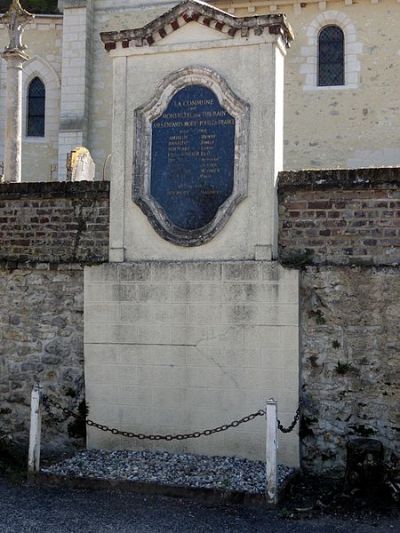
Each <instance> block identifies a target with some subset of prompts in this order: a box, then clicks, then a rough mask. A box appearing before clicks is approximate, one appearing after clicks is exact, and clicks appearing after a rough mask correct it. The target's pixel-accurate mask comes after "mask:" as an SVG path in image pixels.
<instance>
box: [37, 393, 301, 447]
mask: <svg viewBox="0 0 400 533" xmlns="http://www.w3.org/2000/svg"><path fill="white" fill-rule="evenodd" d="M42 398H43V404H44V405H45V408H46V411H47V412H48V413H49V406H50V405H51V406H53V407H55V408H56V409H60V410H61V411H62V412H63V414H64V415H65V416H66V417H67V416H72V417H74V418H80V415H77V414H76V413H74V412H73V411H71V410H70V409H67V408H66V407H63V406H62V405H61V404H60V403H59V402H57V401H55V400H52V399H50V398H49V397H48V396H46V395H44V394H43V395H42ZM46 406H47V407H46ZM50 413H51V412H50ZM51 414H52V413H51ZM264 415H265V411H264V409H259V410H258V411H256V412H255V413H251V414H249V415H247V416H244V417H243V418H240V419H239V420H233V421H232V422H229V423H228V424H222V425H221V426H217V427H215V428H212V429H205V430H204V431H194V432H193V433H183V434H178V435H157V434H156V435H147V434H145V433H133V432H132V431H122V430H120V429H117V428H110V427H109V426H106V425H104V424H98V423H97V422H94V421H93V420H90V418H87V419H86V425H88V426H89V427H94V428H97V429H99V430H100V431H105V432H109V433H112V434H113V435H121V436H122V437H128V438H130V439H139V440H151V441H153V440H157V441H158V440H166V441H171V440H187V439H198V438H199V437H203V436H205V437H208V436H209V435H214V434H215V433H221V432H222V431H226V430H228V429H231V428H236V427H238V426H240V425H241V424H245V423H247V422H250V421H251V420H254V419H255V418H257V417H258V416H264ZM53 416H54V415H53ZM299 418H300V405H299V407H298V408H297V411H296V414H295V415H294V419H293V422H292V423H291V424H290V425H289V426H288V427H287V428H285V427H283V426H282V424H281V422H280V420H279V419H278V429H279V430H280V431H282V433H290V432H291V431H293V429H294V427H295V425H296V424H297V422H298V420H299Z"/></svg>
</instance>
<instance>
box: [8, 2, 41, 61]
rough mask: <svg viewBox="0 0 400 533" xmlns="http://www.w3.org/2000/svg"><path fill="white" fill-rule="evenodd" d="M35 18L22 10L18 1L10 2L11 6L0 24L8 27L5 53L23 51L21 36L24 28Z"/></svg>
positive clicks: (24, 47)
mask: <svg viewBox="0 0 400 533" xmlns="http://www.w3.org/2000/svg"><path fill="white" fill-rule="evenodd" d="M34 18H35V16H34V15H32V14H31V13H29V12H28V11H26V9H24V8H23V7H22V6H21V4H20V1H19V0H12V2H11V5H10V7H9V9H8V11H7V13H5V15H4V16H3V18H2V20H1V21H2V22H3V23H4V24H6V25H7V27H8V35H9V39H10V42H9V44H8V46H7V47H6V48H5V50H4V51H5V52H11V51H14V50H15V51H21V52H22V51H23V50H25V49H26V46H25V45H24V44H23V43H22V34H23V32H24V29H25V26H26V25H27V24H29V22H31V20H33V19H34Z"/></svg>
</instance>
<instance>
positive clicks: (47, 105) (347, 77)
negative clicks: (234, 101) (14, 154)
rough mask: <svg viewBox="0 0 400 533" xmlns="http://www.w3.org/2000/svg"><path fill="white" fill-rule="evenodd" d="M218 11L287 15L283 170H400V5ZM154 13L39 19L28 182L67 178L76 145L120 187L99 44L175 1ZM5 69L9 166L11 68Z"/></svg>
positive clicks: (230, 4)
mask: <svg viewBox="0 0 400 533" xmlns="http://www.w3.org/2000/svg"><path fill="white" fill-rule="evenodd" d="M211 3H212V4H213V5H214V6H215V7H217V8H219V9H221V10H224V11H226V12H228V13H229V14H231V15H234V16H240V17H242V16H252V15H260V14H268V13H281V12H283V13H286V14H287V17H288V21H289V23H290V24H291V26H292V28H293V33H294V41H293V42H292V44H291V48H290V49H289V50H288V53H287V57H286V62H285V112H284V114H285V119H284V164H283V167H284V168H285V169H287V170H289V169H302V168H357V167H368V166H390V165H397V164H398V163H399V161H400V148H399V146H398V133H399V121H398V111H399V103H398V97H397V91H396V90H395V87H396V81H397V80H398V79H399V76H400V48H399V45H398V40H397V31H396V30H397V22H398V20H399V9H400V6H399V3H398V2H396V0H380V1H379V0H359V1H358V2H354V1H353V0H342V1H336V0H335V1H331V0H323V1H317V0H311V1H307V2H298V1H297V0H214V2H211ZM145 4H146V9H145V10H144V9H143V1H141V2H138V0H59V2H58V14H36V17H35V19H34V21H33V22H32V23H30V24H29V25H27V27H26V29H25V35H24V41H25V43H26V44H27V47H28V49H27V53H28V55H29V57H30V58H29V59H28V60H27V61H26V62H25V63H24V65H23V129H22V135H23V144H22V179H23V181H53V180H65V179H67V174H66V161H67V156H68V154H69V152H70V151H71V150H73V149H74V148H75V147H77V146H85V147H86V148H88V149H89V150H90V153H91V155H92V157H93V159H94V162H95V164H96V179H98V180H102V179H105V180H107V179H109V178H110V154H111V133H112V132H111V120H112V62H111V60H110V57H109V56H108V55H107V53H106V52H105V50H104V45H103V43H102V42H101V39H100V33H101V32H107V31H119V30H120V29H121V28H136V27H142V26H144V25H146V24H147V23H148V22H150V21H151V20H153V19H154V18H155V17H157V16H158V15H160V14H162V13H163V12H165V11H166V10H167V9H169V8H171V7H173V6H174V5H175V4H176V2H168V1H165V0H146V2H145ZM7 38H8V35H7V28H6V26H5V25H4V24H0V46H1V47H2V49H3V48H4V46H5V45H6V44H7ZM238 61H240V58H238ZM0 65H1V68H0V102H1V104H0V105H1V107H0V161H4V128H5V101H6V98H5V93H6V83H7V80H6V64H5V61H4V60H1V63H0ZM145 68H146V66H145V65H144V69H145ZM144 74H145V73H144Z"/></svg>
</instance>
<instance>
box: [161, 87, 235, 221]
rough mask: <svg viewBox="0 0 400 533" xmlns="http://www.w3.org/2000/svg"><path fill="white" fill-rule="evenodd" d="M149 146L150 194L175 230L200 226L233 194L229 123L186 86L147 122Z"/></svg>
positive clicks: (202, 90)
mask: <svg viewBox="0 0 400 533" xmlns="http://www.w3.org/2000/svg"><path fill="white" fill-rule="evenodd" d="M151 146H152V150H151V187H150V193H151V196H152V197H153V198H154V199H155V200H156V201H157V202H158V203H159V205H160V206H161V208H162V209H164V211H165V214H166V216H167V217H168V219H169V220H170V221H171V222H172V223H173V224H174V225H175V226H177V227H178V228H182V229H184V230H194V229H199V228H202V227H204V226H206V225H207V224H208V223H209V222H211V221H212V219H213V218H214V217H215V215H216V213H217V211H218V208H219V207H220V206H221V205H222V204H223V203H224V202H225V201H226V200H227V199H228V198H229V196H230V195H231V194H232V191H233V173H234V155H235V119H234V118H233V117H232V116H231V115H230V114H229V113H228V112H227V111H226V110H225V109H224V108H223V107H222V106H221V105H220V104H219V102H218V98H217V97H216V95H215V94H214V93H213V91H211V89H208V88H207V87H203V86H201V85H189V86H188V87H185V88H183V89H181V90H180V91H178V92H177V93H176V94H175V95H174V97H173V98H172V99H171V101H170V103H169V105H168V107H167V109H166V110H165V112H164V113H163V114H162V115H161V116H160V118H158V119H157V120H155V121H154V122H153V124H152V143H151Z"/></svg>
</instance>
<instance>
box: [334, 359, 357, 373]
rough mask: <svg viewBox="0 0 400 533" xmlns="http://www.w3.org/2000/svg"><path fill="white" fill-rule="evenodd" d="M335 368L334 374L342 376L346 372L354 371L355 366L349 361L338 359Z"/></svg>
mask: <svg viewBox="0 0 400 533" xmlns="http://www.w3.org/2000/svg"><path fill="white" fill-rule="evenodd" d="M335 370H336V374H339V375H341V376H344V375H345V374H347V373H348V372H352V371H354V370H355V368H354V366H353V365H352V364H351V363H342V362H341V361H338V362H337V365H336V367H335Z"/></svg>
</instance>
